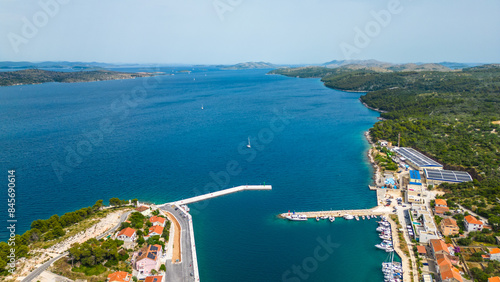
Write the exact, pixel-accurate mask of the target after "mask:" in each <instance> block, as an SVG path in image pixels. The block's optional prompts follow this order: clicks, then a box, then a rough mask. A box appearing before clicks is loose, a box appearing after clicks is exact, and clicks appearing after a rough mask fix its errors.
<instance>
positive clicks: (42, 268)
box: [22, 211, 132, 282]
mask: <svg viewBox="0 0 500 282" xmlns="http://www.w3.org/2000/svg"><path fill="white" fill-rule="evenodd" d="M131 213H132V211H128V212H126V213H123V214H122V215H121V216H120V222H119V223H118V224H117V225H116V226H115V227H113V228H111V229H110V230H108V231H106V232H104V233H103V234H101V235H99V236H97V237H96V239H97V240H99V239H101V238H103V237H104V236H107V235H108V234H109V233H112V232H114V231H115V230H116V229H118V228H119V227H120V225H121V224H122V222H124V221H125V220H126V219H127V217H128V215H129V214H131ZM68 254H69V253H68V252H64V253H62V254H60V255H58V256H57V257H55V258H53V259H51V260H49V261H48V262H46V263H44V264H42V265H40V266H39V267H38V268H37V269H35V270H33V271H32V272H31V273H30V274H29V275H28V276H26V278H24V279H23V280H22V282H30V281H33V280H34V279H35V278H36V277H37V276H38V275H40V274H42V272H44V271H45V270H47V268H49V266H50V265H51V264H52V263H54V262H56V261H57V260H58V259H60V258H62V257H65V256H67V255H68Z"/></svg>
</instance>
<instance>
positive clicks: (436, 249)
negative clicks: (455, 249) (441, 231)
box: [430, 239, 450, 254]
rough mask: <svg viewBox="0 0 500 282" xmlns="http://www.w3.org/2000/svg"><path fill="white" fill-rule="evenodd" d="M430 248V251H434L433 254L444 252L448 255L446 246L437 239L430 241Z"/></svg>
mask: <svg viewBox="0 0 500 282" xmlns="http://www.w3.org/2000/svg"><path fill="white" fill-rule="evenodd" d="M430 241H431V246H432V249H433V250H434V253H437V252H440V251H444V252H445V253H447V254H449V253H450V252H449V251H448V246H446V244H445V243H444V241H443V240H439V239H431V240H430Z"/></svg>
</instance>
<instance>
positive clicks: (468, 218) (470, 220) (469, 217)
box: [465, 215, 483, 225]
mask: <svg viewBox="0 0 500 282" xmlns="http://www.w3.org/2000/svg"><path fill="white" fill-rule="evenodd" d="M465 220H467V222H468V223H469V224H479V225H483V222H482V221H479V220H477V219H476V218H475V217H473V216H472V215H468V216H466V217H465Z"/></svg>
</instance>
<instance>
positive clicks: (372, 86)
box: [271, 65, 500, 202]
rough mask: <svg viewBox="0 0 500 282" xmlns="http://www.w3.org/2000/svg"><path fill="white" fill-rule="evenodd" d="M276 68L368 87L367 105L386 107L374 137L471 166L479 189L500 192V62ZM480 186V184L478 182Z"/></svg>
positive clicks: (350, 87)
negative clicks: (421, 67)
mask: <svg viewBox="0 0 500 282" xmlns="http://www.w3.org/2000/svg"><path fill="white" fill-rule="evenodd" d="M271 73H273V74H283V75H286V76H291V77H321V80H322V81H323V82H324V83H325V85H326V86H327V87H331V88H334V89H339V90H346V91H362V92H367V94H366V95H362V96H361V98H360V99H361V100H362V101H363V102H364V103H366V105H368V106H370V107H373V108H377V109H381V110H384V111H387V112H386V113H382V114H381V116H382V117H384V118H385V119H387V120H384V121H380V122H377V123H376V124H375V125H374V126H373V128H371V130H370V133H371V135H372V137H373V138H374V139H375V140H379V139H386V140H389V141H392V142H393V143H394V142H396V141H397V136H398V133H401V145H402V146H407V147H413V148H415V149H418V150H420V151H422V152H424V153H425V154H427V155H429V156H430V157H432V158H434V159H436V160H438V161H440V162H442V163H443V164H445V166H446V167H448V168H454V169H459V170H467V171H469V172H471V174H472V175H473V177H474V178H475V179H476V180H480V183H479V182H476V186H477V187H482V186H481V185H483V186H484V187H483V188H484V189H478V190H475V193H476V194H484V196H491V197H492V200H493V201H495V202H496V199H495V198H496V195H500V136H499V134H500V133H499V132H500V65H484V66H478V67H473V68H466V69H462V70H453V71H421V72H415V71H408V72H406V71H405V72H397V71H396V72H377V71H373V70H368V69H361V70H346V69H342V68H335V69H331V68H324V67H304V68H295V69H290V68H287V69H277V70H274V71H272V72H271ZM477 187H476V188H477Z"/></svg>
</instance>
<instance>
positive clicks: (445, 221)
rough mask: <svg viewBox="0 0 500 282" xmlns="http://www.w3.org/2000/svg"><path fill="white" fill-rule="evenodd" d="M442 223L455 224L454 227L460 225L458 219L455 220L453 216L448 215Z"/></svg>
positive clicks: (446, 224)
mask: <svg viewBox="0 0 500 282" xmlns="http://www.w3.org/2000/svg"><path fill="white" fill-rule="evenodd" d="M441 224H443V225H445V226H453V227H458V225H457V221H456V220H454V219H453V218H451V217H447V218H445V219H443V220H442V221H441Z"/></svg>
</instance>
